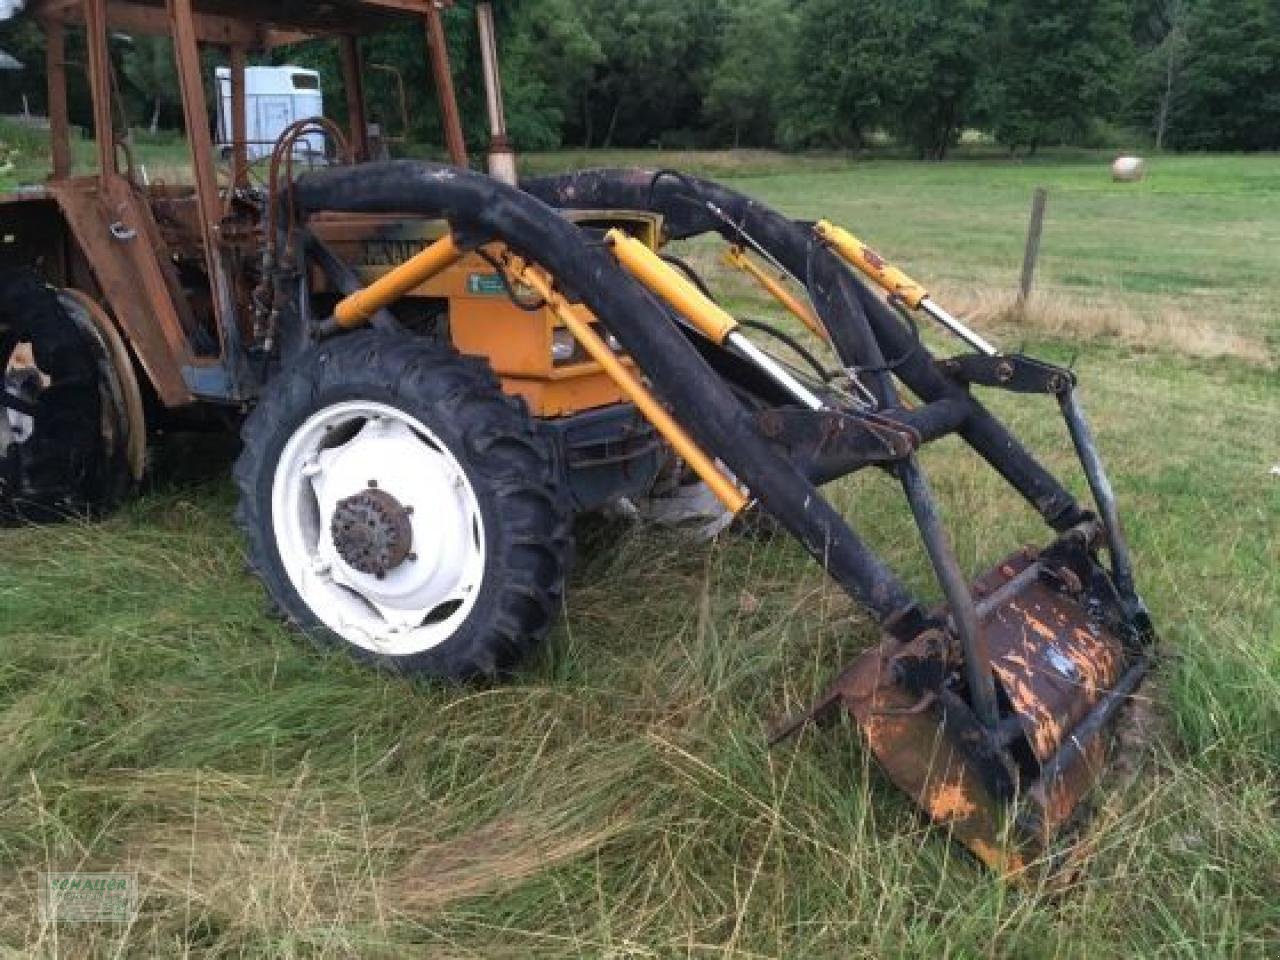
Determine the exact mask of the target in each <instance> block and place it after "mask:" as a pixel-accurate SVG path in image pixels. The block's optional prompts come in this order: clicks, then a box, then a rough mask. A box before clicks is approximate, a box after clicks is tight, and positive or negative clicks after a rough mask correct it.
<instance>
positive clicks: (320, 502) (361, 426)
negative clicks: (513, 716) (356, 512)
mask: <svg viewBox="0 0 1280 960" xmlns="http://www.w3.org/2000/svg"><path fill="white" fill-rule="evenodd" d="M370 481H373V483H372V484H371V483H370ZM370 489H376V490H378V491H382V492H384V493H386V494H389V495H390V496H391V497H394V498H395V500H396V501H397V502H398V503H399V504H401V505H403V506H404V507H405V508H411V511H408V510H406V512H407V513H409V517H408V519H409V524H410V527H411V529H412V547H411V550H412V552H411V553H410V554H409V556H408V557H407V558H406V559H405V560H404V561H403V562H401V563H400V564H399V565H398V566H395V567H394V569H390V570H388V571H386V573H385V574H384V575H383V576H382V577H378V576H375V575H374V574H372V573H368V572H362V571H360V570H357V569H356V568H355V567H353V566H351V565H350V564H349V563H348V562H347V561H346V560H344V559H343V557H342V555H341V554H340V552H339V549H338V544H337V543H336V542H335V540H334V537H333V531H332V529H331V525H332V522H333V517H334V513H335V512H336V511H337V509H338V505H339V504H340V503H341V502H342V501H344V500H346V499H347V498H349V497H353V496H357V495H359V494H362V493H365V492H366V491H368V490H370ZM271 516H272V528H273V532H274V534H275V540H276V547H277V550H278V552H279V555H280V560H281V563H282V564H283V566H284V569H285V572H286V573H287V575H288V577H289V580H290V582H291V583H292V584H293V588H294V590H296V591H297V593H298V596H299V597H301V598H302V601H303V603H305V604H306V605H307V607H308V608H309V609H310V610H311V612H312V613H313V614H315V616H316V618H317V619H319V620H320V622H321V623H323V624H324V625H325V626H326V627H328V628H329V629H330V630H332V631H333V632H334V633H336V634H338V635H339V636H340V637H342V638H343V639H344V640H346V641H347V642H349V643H352V644H354V645H355V646H357V647H360V648H362V649H364V650H369V651H372V652H374V653H380V654H385V655H388V656H394V657H402V656H408V655H411V654H415V653H422V652H423V651H426V650H430V649H432V648H433V647H436V646H439V645H440V644H441V643H443V642H444V641H446V640H447V639H449V637H451V636H453V634H454V633H455V632H456V631H457V629H458V628H459V627H460V626H461V625H462V623H463V622H464V621H465V620H466V619H467V617H468V616H469V615H470V613H471V610H472V609H473V608H474V606H475V604H476V600H477V599H478V597H479V595H480V586H481V583H482V581H483V579H484V570H485V531H484V521H483V519H482V517H481V515H480V503H479V500H478V499H477V498H476V494H475V490H474V489H473V488H472V486H471V481H470V480H469V479H468V478H467V475H466V472H465V471H464V470H463V469H462V466H461V465H460V464H459V463H458V461H457V459H456V458H455V457H454V456H453V454H452V453H450V452H449V449H448V448H447V447H446V446H445V445H444V444H443V443H442V442H441V441H440V440H439V438H437V437H436V436H435V434H433V433H432V432H431V431H430V430H429V429H427V427H426V426H424V425H423V424H422V423H421V422H420V421H419V420H417V419H415V418H414V417H411V416H409V415H408V414H407V413H405V412H404V411H402V410H398V409H396V408H395V407H392V406H388V405H386V404H382V403H374V402H370V401H349V402H345V403H339V404H335V405H333V406H331V407H326V408H325V409H323V410H321V411H319V412H317V413H315V414H313V415H312V416H311V417H310V418H309V419H308V420H307V421H306V422H305V423H303V424H302V425H301V426H300V427H298V429H297V430H295V431H294V433H293V436H292V437H290V438H289V441H288V442H287V443H286V444H285V446H284V450H283V451H282V452H281V455H280V460H279V462H278V463H277V465H276V470H275V476H274V478H273V481H272V489H271Z"/></svg>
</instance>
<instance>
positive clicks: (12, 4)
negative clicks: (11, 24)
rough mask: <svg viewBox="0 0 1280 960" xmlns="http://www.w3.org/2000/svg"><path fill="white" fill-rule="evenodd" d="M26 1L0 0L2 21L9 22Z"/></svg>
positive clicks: (0, 18)
mask: <svg viewBox="0 0 1280 960" xmlns="http://www.w3.org/2000/svg"><path fill="white" fill-rule="evenodd" d="M25 2H26V0H0V20H8V19H9V18H10V17H12V16H13V15H14V14H15V13H17V12H18V11H19V10H21V9H22V5H23V3H25Z"/></svg>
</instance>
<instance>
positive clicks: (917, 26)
mask: <svg viewBox="0 0 1280 960" xmlns="http://www.w3.org/2000/svg"><path fill="white" fill-rule="evenodd" d="M990 19H991V18H990V8H989V5H988V0H920V2H919V3H916V4H911V5H902V6H900V7H896V21H897V22H896V23H892V24H891V26H892V29H893V30H894V32H895V35H896V37H897V41H898V42H897V44H896V45H895V53H894V62H893V66H892V68H891V71H890V76H891V78H892V80H893V82H892V84H891V87H890V89H889V92H888V94H887V96H886V99H887V101H888V103H889V106H890V108H891V115H892V125H893V127H894V128H895V129H896V130H897V131H898V133H899V134H900V135H901V136H902V137H903V139H905V140H906V141H907V142H908V143H910V144H911V145H912V146H914V147H915V148H916V149H917V150H918V151H919V153H920V155H921V156H922V157H925V158H928V159H931V160H943V159H945V158H946V155H947V150H948V149H950V147H951V146H952V145H953V144H954V143H955V142H956V141H957V140H958V139H959V136H960V134H961V132H962V131H963V128H964V125H965V123H966V121H967V120H968V119H969V116H970V113H971V112H972V108H973V99H974V90H975V87H976V85H977V81H978V76H979V74H980V73H981V71H982V68H983V66H984V63H985V62H986V59H987V51H988V45H987V42H986V41H987V35H988V30H989V27H990Z"/></svg>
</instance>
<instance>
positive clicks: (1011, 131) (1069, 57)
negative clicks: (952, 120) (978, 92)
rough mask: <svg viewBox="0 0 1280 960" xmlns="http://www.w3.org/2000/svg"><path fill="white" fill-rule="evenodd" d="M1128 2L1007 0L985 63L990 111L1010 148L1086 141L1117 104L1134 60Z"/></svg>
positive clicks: (997, 135) (1001, 136) (999, 135)
mask: <svg viewBox="0 0 1280 960" xmlns="http://www.w3.org/2000/svg"><path fill="white" fill-rule="evenodd" d="M1129 12H1130V11H1129V9H1128V6H1127V4H1126V0H1007V2H1006V3H1004V4H1002V5H1001V7H1000V9H999V15H998V18H997V25H996V31H995V38H994V44H993V47H992V49H991V51H990V55H989V56H988V58H987V60H988V63H989V69H990V76H989V77H988V82H987V84H986V90H987V96H988V97H989V102H988V104H987V109H988V110H989V113H990V115H991V117H992V118H993V123H994V132H995V134H996V137H997V139H999V140H1000V142H1001V143H1004V144H1006V145H1007V146H1008V147H1009V148H1010V149H1014V150H1016V149H1018V148H1020V147H1025V148H1027V149H1028V150H1029V151H1031V152H1035V150H1036V149H1037V148H1038V147H1039V146H1041V145H1042V144H1046V143H1059V142H1067V141H1070V140H1073V139H1078V138H1079V137H1081V136H1082V135H1083V134H1084V132H1085V130H1086V128H1087V126H1088V124H1089V122H1090V121H1092V120H1094V119H1097V118H1100V117H1104V116H1108V115H1110V114H1111V113H1112V112H1113V111H1114V109H1115V107H1116V106H1117V103H1118V96H1117V95H1118V83H1117V81H1118V80H1119V76H1120V69H1121V67H1122V66H1123V65H1124V64H1125V63H1127V62H1128V60H1129V58H1130V57H1131V56H1132V44H1131V40H1130V32H1129Z"/></svg>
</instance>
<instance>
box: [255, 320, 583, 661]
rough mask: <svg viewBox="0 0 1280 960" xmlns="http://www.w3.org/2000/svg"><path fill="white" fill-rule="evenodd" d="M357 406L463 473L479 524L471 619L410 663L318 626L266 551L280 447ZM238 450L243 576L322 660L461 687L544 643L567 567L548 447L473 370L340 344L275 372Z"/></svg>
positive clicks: (382, 338) (368, 342)
mask: <svg viewBox="0 0 1280 960" xmlns="http://www.w3.org/2000/svg"><path fill="white" fill-rule="evenodd" d="M357 399H358V400H367V401H376V402H380V403H386V404H389V405H391V406H395V407H398V408H399V409H401V410H404V411H405V412H406V413H409V414H410V415H412V416H414V417H416V418H417V419H419V420H421V421H422V422H423V423H424V424H425V425H426V426H428V427H429V428H430V429H431V430H432V432H433V433H435V434H436V436H437V437H438V438H439V439H440V440H441V441H442V442H444V443H445V444H446V445H447V446H448V447H449V449H450V452H451V453H452V454H453V456H454V457H455V458H456V459H457V460H458V462H459V463H460V464H461V465H462V466H463V469H464V470H465V471H466V473H467V475H468V478H469V479H470V481H471V484H472V486H473V488H474V489H475V492H476V495H477V498H478V499H479V501H480V505H481V510H482V513H483V516H484V521H485V524H484V525H485V535H486V540H487V547H488V549H487V556H488V558H489V561H488V564H489V568H488V569H487V570H486V572H485V575H484V580H483V582H482V585H481V588H480V597H479V599H478V600H477V602H476V606H475V608H474V609H473V610H472V611H471V613H470V615H469V616H468V617H467V619H466V620H465V621H464V622H463V624H462V625H461V626H460V627H459V629H458V631H457V632H456V633H454V634H453V636H451V637H449V638H448V639H447V640H445V641H443V642H442V643H440V644H439V645H437V646H435V647H433V648H430V649H427V650H424V651H421V652H419V653H413V654H407V655H403V656H394V657H393V656H389V655H384V654H378V653H374V652H371V651H368V650H365V649H363V648H360V647H357V646H355V645H354V644H350V643H347V642H346V641H344V640H343V639H342V638H341V637H339V636H338V635H337V634H335V633H334V632H332V631H331V630H329V629H328V628H327V627H325V626H324V625H322V624H321V623H320V622H319V620H318V619H317V618H316V617H315V615H314V614H313V613H312V612H311V611H310V609H309V608H308V607H307V606H306V604H305V602H304V601H303V600H302V598H301V597H300V596H299V595H298V593H297V591H296V590H295V589H294V587H293V585H292V583H291V581H290V579H289V577H288V574H287V573H286V572H285V570H284V567H283V565H282V563H281V561H280V558H279V554H278V551H277V548H276V545H275V537H274V533H273V530H274V527H273V521H272V518H271V516H270V511H271V490H272V484H273V479H274V472H275V465H276V462H277V460H278V458H279V456H280V453H281V451H282V450H283V448H284V445H285V444H286V443H287V442H288V439H289V437H290V436H291V435H292V434H293V432H294V431H295V430H296V429H297V427H298V426H299V425H300V424H301V423H303V422H304V421H305V420H306V419H307V418H308V417H309V416H310V415H312V414H313V413H315V412H316V411H317V410H319V409H322V408H323V407H325V406H328V405H331V404H335V403H340V402H342V401H345V400H357ZM241 439H242V440H243V442H244V448H243V452H242V453H241V455H240V458H239V460H238V462H237V463H236V467H235V471H234V475H235V482H236V485H237V487H238V488H239V493H240V503H239V506H238V507H237V510H236V523H237V525H238V526H239V528H240V530H241V532H242V534H243V535H244V538H245V542H246V544H247V551H248V562H249V566H250V568H251V570H252V571H253V572H254V573H255V574H256V575H257V576H258V578H259V579H260V580H262V581H263V583H264V585H265V587H266V589H267V593H268V596H269V598H270V602H271V603H272V605H273V608H274V612H276V613H277V614H278V615H279V616H280V617H281V618H282V619H284V620H285V621H286V622H287V623H288V624H289V625H291V626H292V627H294V628H297V629H299V630H300V631H301V632H302V633H304V634H306V635H307V636H309V637H310V638H312V639H313V640H314V641H315V642H317V643H318V644H320V645H321V646H325V647H332V646H335V645H336V646H343V647H346V648H347V649H348V650H349V651H350V652H351V653H352V654H353V655H354V656H355V657H356V658H357V659H359V660H362V661H365V662H369V663H372V664H374V665H376V666H380V667H384V668H388V669H391V670H394V671H396V672H399V673H405V674H414V675H420V676H431V677H440V678H446V679H452V680H468V679H473V678H481V677H484V678H491V677H496V676H499V675H501V674H504V673H506V672H508V671H510V670H511V669H512V668H513V667H515V666H516V665H517V664H518V663H519V662H521V661H522V660H524V659H525V658H526V657H527V656H528V654H529V653H530V652H531V651H532V650H533V649H534V648H535V647H536V646H537V645H538V644H539V643H540V642H541V641H542V640H543V638H544V637H545V636H546V634H547V633H548V632H549V630H550V629H551V626H552V624H553V623H554V622H555V619H556V617H557V615H558V613H559V610H560V606H561V603H562V599H563V594H564V587H565V579H566V576H567V573H568V568H569V565H570V563H571V560H572V553H573V537H572V522H573V513H572V508H571V505H570V500H569V496H568V490H567V487H566V484H565V482H564V479H563V477H562V474H561V471H560V469H559V467H558V466H557V461H556V458H555V456H554V453H553V450H552V447H551V444H550V441H549V439H548V437H547V436H546V434H545V433H544V432H543V431H541V430H540V429H539V428H538V426H537V423H536V422H535V421H534V420H533V418H532V417H531V416H530V415H529V413H528V410H527V408H526V407H525V405H524V403H523V401H521V400H518V399H515V398H512V397H509V396H507V395H506V394H504V393H503V392H502V388H501V385H500V383H499V382H498V379H497V377H496V376H494V374H493V371H492V369H491V368H490V367H489V365H488V364H487V363H486V362H485V361H483V360H479V359H477V358H474V357H465V356H462V355H460V354H458V353H457V352H456V351H454V350H453V349H452V348H451V347H449V346H446V345H442V344H439V343H435V342H432V341H427V340H423V339H418V338H414V337H409V336H406V335H404V334H388V333H383V332H378V331H373V330H366V331H360V332H356V333H350V334H346V335H343V336H341V337H338V338H336V339H334V340H332V341H329V342H327V343H325V344H322V345H320V346H318V347H316V348H314V349H313V350H311V351H310V352H309V353H307V354H305V355H304V356H302V357H300V358H299V359H298V360H297V361H296V362H294V363H293V364H292V365H291V366H290V367H289V368H288V369H286V370H284V371H282V372H281V373H280V374H279V375H278V376H277V377H276V378H275V380H274V381H273V382H272V383H270V384H269V385H268V387H267V389H266V391H265V392H264V394H263V397H262V400H261V402H260V403H259V404H258V406H257V407H256V408H255V409H254V411H253V412H252V413H251V414H250V416H249V417H248V419H247V420H246V422H245V424H244V428H243V430H242V432H241Z"/></svg>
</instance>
